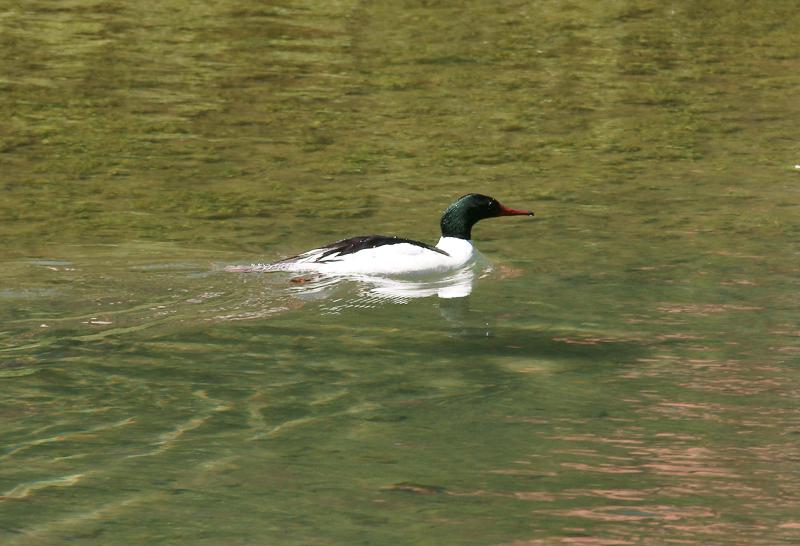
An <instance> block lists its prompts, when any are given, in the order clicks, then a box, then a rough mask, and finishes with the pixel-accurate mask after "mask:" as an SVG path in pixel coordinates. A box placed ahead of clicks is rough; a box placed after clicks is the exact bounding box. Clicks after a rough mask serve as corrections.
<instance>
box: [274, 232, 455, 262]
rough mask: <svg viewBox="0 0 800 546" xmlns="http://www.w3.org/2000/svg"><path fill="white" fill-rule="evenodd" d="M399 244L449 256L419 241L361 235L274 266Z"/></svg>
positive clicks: (319, 260) (293, 257) (336, 256)
mask: <svg viewBox="0 0 800 546" xmlns="http://www.w3.org/2000/svg"><path fill="white" fill-rule="evenodd" d="M400 243H408V244H410V245H414V246H418V247H421V248H425V249H427V250H432V251H433V252H438V253H439V254H443V255H445V256H449V254H448V253H447V252H445V251H444V250H441V249H439V248H436V247H435V246H431V245H429V244H426V243H421V242H420V241H414V240H412V239H404V238H402V237H389V236H386V235H362V236H359V237H350V238H349V239H342V240H341V241H336V242H333V243H329V244H327V245H325V246H321V247H319V248H315V249H314V250H310V251H308V252H305V253H303V254H299V255H297V256H292V257H291V258H286V259H284V260H281V261H280V262H275V263H276V264H280V263H285V262H293V261H296V260H298V259H303V258H306V259H308V258H311V257H312V256H313V261H314V262H317V263H319V262H333V261H337V260H336V258H338V257H339V256H346V255H347V254H355V253H356V252H358V251H360V250H366V249H368V248H377V247H379V246H385V245H396V244H400Z"/></svg>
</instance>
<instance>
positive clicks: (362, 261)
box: [248, 237, 476, 275]
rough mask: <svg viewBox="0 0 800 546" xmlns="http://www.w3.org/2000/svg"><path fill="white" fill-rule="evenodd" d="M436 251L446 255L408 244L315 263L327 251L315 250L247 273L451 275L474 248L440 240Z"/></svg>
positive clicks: (467, 260)
mask: <svg viewBox="0 0 800 546" xmlns="http://www.w3.org/2000/svg"><path fill="white" fill-rule="evenodd" d="M436 248H438V249H440V250H442V251H444V252H446V253H447V255H445V254H442V253H439V252H435V251H433V250H430V249H427V248H425V247H421V246H417V245H413V244H410V243H394V244H388V245H383V246H378V247H375V248H365V249H364V250H359V251H358V252H354V253H352V254H345V255H339V254H331V255H330V256H325V257H324V258H322V259H319V258H320V256H321V255H322V254H324V253H325V252H327V251H328V249H326V248H317V249H314V250H309V251H308V252H305V253H304V254H301V255H299V256H298V257H297V258H295V259H293V260H291V261H286V262H278V263H274V264H266V265H261V264H259V265H253V266H251V267H250V268H248V270H250V271H298V272H302V271H313V272H317V273H323V274H326V275H358V274H362V275H414V274H425V273H444V272H448V271H453V270H456V269H459V268H461V267H463V266H465V265H467V264H469V263H470V262H472V261H473V260H474V259H475V256H476V252H475V248H474V247H473V246H472V243H471V242H470V241H467V240H466V239H459V238H456V237H442V238H441V239H439V242H438V243H436ZM317 260H319V261H317Z"/></svg>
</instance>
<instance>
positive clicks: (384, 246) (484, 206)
mask: <svg viewBox="0 0 800 546" xmlns="http://www.w3.org/2000/svg"><path fill="white" fill-rule="evenodd" d="M518 215H525V216H533V211H530V210H518V209H512V208H508V207H506V206H504V205H502V204H500V202H499V201H497V200H496V199H494V198H492V197H488V196H486V195H481V194H478V193H470V194H467V195H464V196H462V197H460V198H459V199H458V200H457V201H456V202H455V203H453V204H452V205H450V206H449V207H447V209H446V210H445V211H444V213H443V214H442V220H441V228H442V236H441V238H440V239H439V242H438V243H436V246H431V245H429V244H426V243H422V242H419V241H413V240H411V239H404V238H402V237H389V236H385V235H366V236H360V237H351V238H349V239H342V240H341V241H336V242H334V243H330V244H327V245H325V246H321V247H319V248H315V249H313V250H309V251H308V252H304V253H302V254H298V255H297V256H292V257H291V258H286V259H284V260H280V261H278V262H273V263H270V264H257V265H252V266H249V267H241V266H232V267H229V268H227V269H228V270H229V271H297V272H317V273H323V274H329V275H359V274H361V275H407V274H416V273H441V272H446V271H451V270H455V269H458V268H461V267H463V266H465V265H467V264H468V263H470V262H471V261H472V260H474V258H475V256H476V251H475V248H474V247H473V246H472V240H471V239H472V226H473V225H475V222H478V221H479V220H483V219H484V218H494V217H497V216H518Z"/></svg>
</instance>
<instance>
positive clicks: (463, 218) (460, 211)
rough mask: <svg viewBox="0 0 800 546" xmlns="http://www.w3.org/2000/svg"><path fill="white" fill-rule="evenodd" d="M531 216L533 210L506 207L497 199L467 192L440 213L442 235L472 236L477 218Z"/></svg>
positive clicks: (459, 237)
mask: <svg viewBox="0 0 800 546" xmlns="http://www.w3.org/2000/svg"><path fill="white" fill-rule="evenodd" d="M520 215H524V216H533V211H530V210H518V209H512V208H508V207H506V206H505V205H503V204H501V203H500V202H499V201H498V200H497V199H494V198H493V197H489V196H488V195H481V194H479V193H468V194H467V195H464V196H462V197H459V198H458V200H457V201H456V202H455V203H453V204H452V205H450V206H449V207H447V209H446V210H445V211H444V213H443V214H442V237H456V238H458V239H467V240H470V239H471V238H472V226H473V225H475V222H477V221H478V220H483V219H484V218H494V217H496V216H520Z"/></svg>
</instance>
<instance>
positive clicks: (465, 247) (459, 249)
mask: <svg viewBox="0 0 800 546" xmlns="http://www.w3.org/2000/svg"><path fill="white" fill-rule="evenodd" d="M436 248H438V249H440V250H444V251H445V252H447V253H448V254H449V255H450V257H451V258H453V259H454V260H456V261H457V262H459V263H466V262H468V261H469V260H471V259H472V258H473V256H474V255H475V248H474V247H473V246H472V241H468V240H467V239H459V238H458V237H442V238H441V239H439V242H438V243H436Z"/></svg>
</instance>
